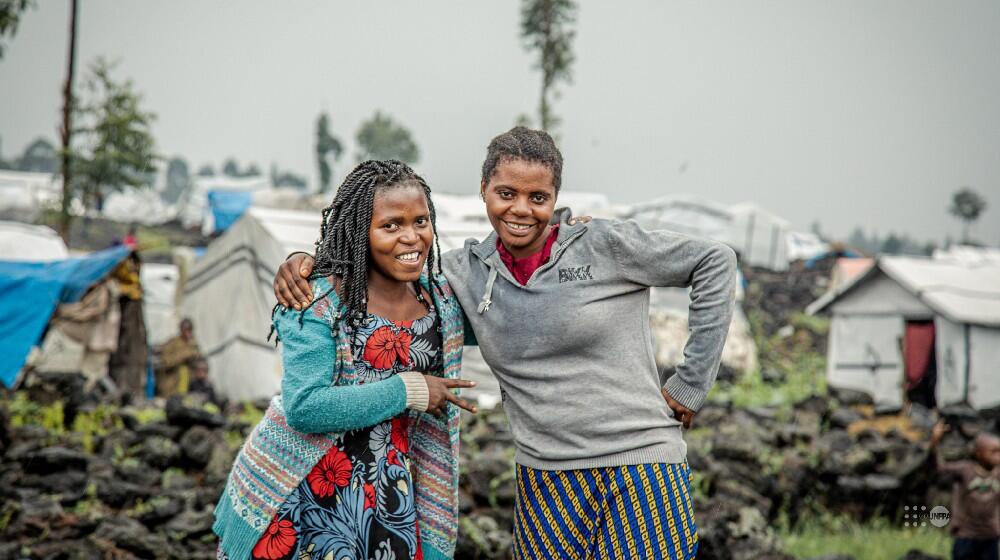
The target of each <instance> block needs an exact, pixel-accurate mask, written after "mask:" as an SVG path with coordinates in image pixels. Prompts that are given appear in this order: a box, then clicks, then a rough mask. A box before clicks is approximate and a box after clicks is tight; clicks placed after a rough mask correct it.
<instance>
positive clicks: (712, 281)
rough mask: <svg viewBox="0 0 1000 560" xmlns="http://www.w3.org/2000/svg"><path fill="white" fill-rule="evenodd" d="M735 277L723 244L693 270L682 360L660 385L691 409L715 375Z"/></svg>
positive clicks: (730, 255) (731, 256) (732, 259)
mask: <svg viewBox="0 0 1000 560" xmlns="http://www.w3.org/2000/svg"><path fill="white" fill-rule="evenodd" d="M735 281H736V258H735V254H734V253H733V252H732V250H731V249H729V248H728V247H725V246H721V245H718V246H716V247H713V248H712V249H711V250H710V251H708V252H707V254H706V256H705V258H704V259H703V260H702V261H701V262H699V264H698V266H697V267H696V268H695V270H694V273H693V281H692V284H691V304H690V306H689V308H688V331H689V332H690V336H689V338H688V341H687V344H685V346H684V362H683V363H681V364H680V365H678V366H677V373H676V375H674V376H673V377H671V378H670V379H669V380H667V383H666V385H665V386H664V387H665V388H666V389H667V392H669V393H670V395H671V396H672V397H673V398H674V399H676V400H677V401H678V402H680V403H681V404H683V405H684V406H686V407H688V408H690V409H691V410H695V411H696V410H698V409H699V408H700V407H701V405H702V404H703V403H704V401H705V397H706V396H707V394H708V391H709V390H710V389H711V388H712V385H713V384H714V383H715V378H716V376H717V375H718V372H719V364H720V362H721V361H722V351H723V349H724V347H725V344H726V337H727V335H728V334H729V324H730V322H731V321H732V317H733V310H734V307H735V295H734V294H735V291H734V290H735Z"/></svg>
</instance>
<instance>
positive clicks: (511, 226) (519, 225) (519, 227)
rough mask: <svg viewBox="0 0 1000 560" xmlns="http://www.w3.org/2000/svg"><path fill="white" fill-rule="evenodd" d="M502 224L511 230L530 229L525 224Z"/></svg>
mask: <svg viewBox="0 0 1000 560" xmlns="http://www.w3.org/2000/svg"><path fill="white" fill-rule="evenodd" d="M504 223H505V224H507V225H508V226H510V228H511V229H519V230H522V231H523V230H526V229H530V228H531V226H530V225H525V224H515V223H511V222H504Z"/></svg>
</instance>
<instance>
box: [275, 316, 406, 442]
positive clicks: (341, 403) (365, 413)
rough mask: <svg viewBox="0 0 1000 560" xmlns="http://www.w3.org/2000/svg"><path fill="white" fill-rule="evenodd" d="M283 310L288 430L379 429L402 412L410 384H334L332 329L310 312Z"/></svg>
mask: <svg viewBox="0 0 1000 560" xmlns="http://www.w3.org/2000/svg"><path fill="white" fill-rule="evenodd" d="M299 315H300V312H299V311H295V310H291V309H283V308H281V309H280V310H279V311H278V312H277V313H276V314H275V318H274V328H275V331H276V332H277V333H278V337H279V338H280V340H281V344H282V347H283V348H282V352H281V357H282V364H283V366H284V373H283V376H282V379H281V395H282V400H283V403H284V408H285V417H286V419H287V420H288V425H289V426H291V427H292V428H293V429H295V430H298V431H300V432H304V433H330V432H333V433H339V432H346V431H348V430H356V429H359V428H365V427H368V426H374V425H375V424H378V423H379V422H382V421H385V420H388V419H390V418H392V417H393V416H396V415H397V414H399V413H401V412H403V410H405V409H406V404H407V391H406V384H405V383H404V382H403V379H402V378H401V377H400V376H398V375H394V376H392V377H390V378H388V379H386V380H383V381H375V382H372V383H365V384H364V385H334V384H333V383H334V379H333V372H334V367H335V366H336V363H335V362H336V359H337V351H336V343H335V341H334V339H333V333H332V332H331V331H330V325H329V324H328V323H327V322H326V321H325V320H323V319H322V318H320V317H317V316H316V315H315V314H314V313H312V312H311V311H306V312H305V313H304V316H303V317H302V324H301V325H300V324H299Z"/></svg>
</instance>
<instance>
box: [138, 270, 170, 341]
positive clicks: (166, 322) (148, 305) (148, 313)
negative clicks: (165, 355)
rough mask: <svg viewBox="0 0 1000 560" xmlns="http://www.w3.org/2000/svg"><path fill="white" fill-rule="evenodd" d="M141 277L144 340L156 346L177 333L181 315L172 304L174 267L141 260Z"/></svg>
mask: <svg viewBox="0 0 1000 560" xmlns="http://www.w3.org/2000/svg"><path fill="white" fill-rule="evenodd" d="M139 275H140V278H141V279H142V314H143V317H144V318H145V320H146V339H147V340H148V341H149V344H150V345H151V346H159V345H161V344H163V343H164V342H166V341H168V340H170V339H171V338H172V337H174V336H175V335H177V333H178V332H179V324H180V318H179V317H178V316H177V308H176V306H175V302H176V293H175V290H176V288H177V277H178V272H177V266H176V265H172V264H160V263H144V264H143V265H142V268H141V269H139Z"/></svg>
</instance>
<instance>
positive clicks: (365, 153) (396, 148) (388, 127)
mask: <svg viewBox="0 0 1000 560" xmlns="http://www.w3.org/2000/svg"><path fill="white" fill-rule="evenodd" d="M357 141H358V147H359V148H360V151H359V152H358V156H357V157H358V161H364V160H366V159H397V160H399V161H401V162H403V163H407V164H410V165H412V164H414V163H416V162H417V160H418V159H419V158H420V150H418V149H417V144H416V142H414V141H413V137H412V136H411V135H410V131H409V130H407V129H406V128H405V127H404V126H403V125H400V124H396V123H395V122H393V120H392V118H391V117H388V116H385V115H383V114H382V113H381V112H379V111H376V112H375V116H374V117H372V118H370V119H368V120H367V121H365V122H363V123H361V126H360V127H358V134H357Z"/></svg>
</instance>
